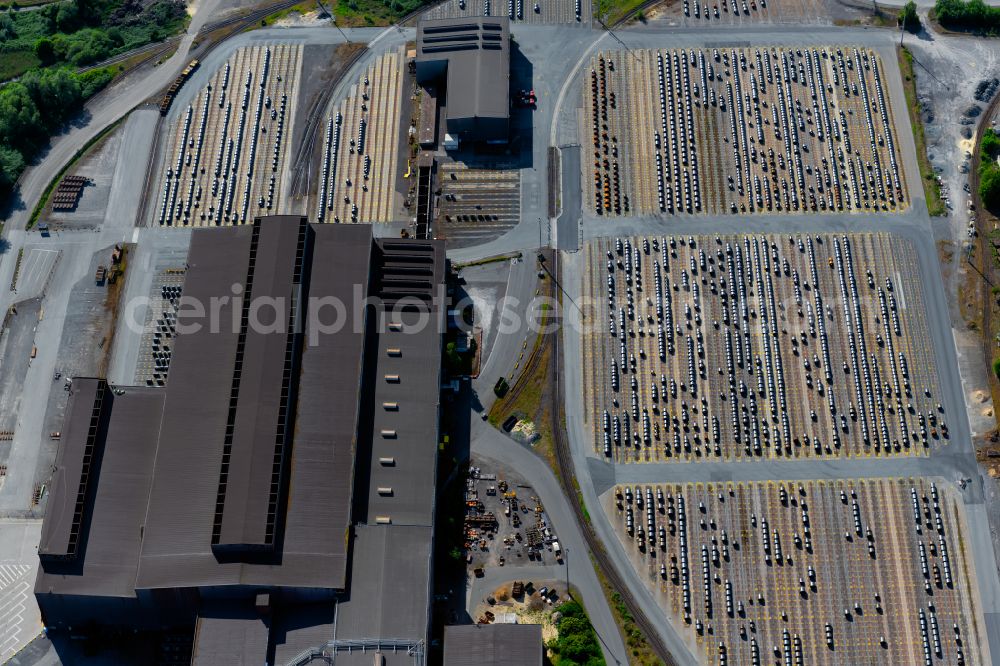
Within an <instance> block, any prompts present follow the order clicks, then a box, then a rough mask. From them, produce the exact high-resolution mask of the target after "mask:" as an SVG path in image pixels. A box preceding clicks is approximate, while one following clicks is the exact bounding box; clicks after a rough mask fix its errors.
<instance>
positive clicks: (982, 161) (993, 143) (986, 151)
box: [979, 127, 1000, 211]
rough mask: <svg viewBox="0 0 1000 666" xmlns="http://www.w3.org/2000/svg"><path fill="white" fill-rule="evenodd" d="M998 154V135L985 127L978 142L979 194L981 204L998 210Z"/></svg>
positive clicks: (999, 197)
mask: <svg viewBox="0 0 1000 666" xmlns="http://www.w3.org/2000/svg"><path fill="white" fill-rule="evenodd" d="M997 155H1000V136H998V135H997V133H996V132H994V131H993V128H992V127H990V128H987V129H986V132H984V133H983V138H982V141H980V143H979V196H980V198H982V200H983V205H984V206H986V207H987V208H989V209H990V210H993V211H996V210H1000V166H998V165H997V162H996V158H997Z"/></svg>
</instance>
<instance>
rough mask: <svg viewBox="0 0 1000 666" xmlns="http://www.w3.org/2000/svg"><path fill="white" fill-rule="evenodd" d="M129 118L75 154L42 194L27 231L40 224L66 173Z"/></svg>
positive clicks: (115, 124)
mask: <svg viewBox="0 0 1000 666" xmlns="http://www.w3.org/2000/svg"><path fill="white" fill-rule="evenodd" d="M127 117H128V115H127V114H126V115H125V116H122V117H121V118H119V119H118V120H116V121H115V122H113V123H111V124H110V125H108V126H107V127H105V128H104V129H103V130H101V131H100V132H99V133H97V134H96V135H95V136H94V137H92V138H91V139H90V140H89V141H87V143H85V144H83V147H81V148H80V149H79V150H78V151H76V153H74V154H73V159H71V160H70V161H69V163H68V164H66V166H64V167H63V168H62V169H60V170H59V173H57V174H56V176H55V178H53V179H52V180H51V181H50V182H49V184H48V186H46V188H45V191H44V192H42V196H41V197H39V199H38V203H37V204H35V207H34V208H33V209H32V211H31V217H30V218H28V224H27V225H25V228H26V229H31V228H32V227H33V226H35V223H37V222H38V218H40V217H41V216H42V211H44V210H45V206H46V205H47V204H48V203H49V197H50V196H52V192H53V190H55V189H56V186H57V185H58V184H59V181H60V180H62V177H63V176H65V175H66V172H67V171H69V170H70V169H72V168H73V167H74V166H75V165H76V163H77V162H79V161H80V158H81V157H83V156H84V155H85V154H86V153H87V151H88V150H90V149H91V148H92V147H93V146H94V144H95V143H97V142H98V141H100V140H101V139H103V138H104V137H105V136H107V135H108V134H109V133H110V132H112V131H113V130H114V129H116V128H117V127H118V126H119V125H121V124H122V123H123V122H124V121H125V118H127Z"/></svg>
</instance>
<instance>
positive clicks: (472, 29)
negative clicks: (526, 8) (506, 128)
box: [417, 16, 510, 120]
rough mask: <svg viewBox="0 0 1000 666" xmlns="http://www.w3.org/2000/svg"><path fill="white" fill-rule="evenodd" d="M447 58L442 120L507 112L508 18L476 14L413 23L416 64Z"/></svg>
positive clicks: (492, 115)
mask: <svg viewBox="0 0 1000 666" xmlns="http://www.w3.org/2000/svg"><path fill="white" fill-rule="evenodd" d="M435 60H447V61H448V64H447V67H448V74H447V85H448V90H447V108H446V112H447V115H448V119H449V120H451V119H455V118H509V117H510V20H509V19H508V18H507V17H505V16H476V17H463V18H453V19H436V20H428V21H421V22H420V23H418V24H417V63H418V64H419V63H421V62H426V61H435Z"/></svg>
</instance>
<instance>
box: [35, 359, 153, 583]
mask: <svg viewBox="0 0 1000 666" xmlns="http://www.w3.org/2000/svg"><path fill="white" fill-rule="evenodd" d="M96 384H97V380H94V379H77V380H75V381H74V382H73V386H74V389H73V390H74V392H76V391H79V392H80V393H78V394H75V395H74V396H73V397H72V398H71V403H72V404H70V407H69V411H68V412H67V418H68V419H69V420H70V421H72V420H73V419H75V418H76V417H75V416H74V415H73V412H74V411H75V410H76V409H77V408H81V405H82V408H83V409H85V410H86V411H88V412H89V407H87V403H92V400H93V395H94V392H93V389H94V387H95V386H96ZM81 397H82V399H81ZM163 398H164V395H163V391H161V390H158V389H150V388H145V387H143V388H137V387H134V388H129V389H127V390H126V392H125V394H124V395H112V394H110V392H109V395H108V397H107V401H108V402H109V403H110V404H108V405H106V408H107V409H109V410H110V413H111V418H110V421H109V423H108V425H107V429H106V432H105V434H104V436H103V449H104V450H103V456H102V460H101V465H100V469H99V470H98V471H97V472H96V474H97V476H96V478H95V479H94V483H95V484H96V490H95V493H94V498H93V501H92V503H91V504H90V505H89V506H88V508H87V512H88V518H89V520H87V521H86V522H85V526H86V530H85V532H84V535H83V536H84V540H83V542H82V544H81V545H82V550H81V552H80V557H79V558H77V559H76V560H75V561H68V562H59V561H57V562H51V561H43V562H42V567H41V568H40V569H39V573H38V579H37V582H36V585H35V590H36V591H37V592H50V591H54V592H58V593H61V594H71V595H98V596H112V597H134V596H135V590H134V585H135V576H136V570H137V567H138V561H139V548H140V540H141V534H142V522H143V518H144V515H145V509H146V498H147V496H148V494H149V486H150V484H151V482H152V473H153V455H154V452H155V451H156V440H157V436H158V434H159V427H160V414H161V412H162V410H163ZM88 415H89V414H88ZM78 434H79V433H75V431H70V430H64V431H63V437H62V440H61V444H62V446H63V447H74V446H78V445H79V441H80V440H79V438H78V437H77V435H78ZM64 450H65V449H64ZM56 464H57V467H58V465H59V464H60V463H59V461H58V460H57V462H56ZM60 476H61V475H60V473H59V470H58V469H57V472H56V475H55V478H59V477H60ZM70 494H71V495H72V497H69V496H68V495H70ZM75 498H76V487H75V486H73V487H72V488H70V487H69V486H67V485H65V484H62V483H54V485H52V486H51V491H50V495H49V513H48V514H47V515H46V518H45V523H43V531H44V530H45V529H46V526H47V525H48V523H49V521H50V519H51V517H52V516H59V515H60V513H61V511H62V510H61V509H60V508H59V507H62V506H64V505H67V504H70V503H71V502H73V501H75Z"/></svg>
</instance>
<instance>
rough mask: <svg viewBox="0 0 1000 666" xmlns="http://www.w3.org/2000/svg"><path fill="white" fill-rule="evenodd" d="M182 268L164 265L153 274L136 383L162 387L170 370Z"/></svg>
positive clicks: (182, 279) (182, 289) (182, 283)
mask: <svg viewBox="0 0 1000 666" xmlns="http://www.w3.org/2000/svg"><path fill="white" fill-rule="evenodd" d="M184 274H185V270H184V269H183V268H180V267H178V268H168V269H166V270H163V271H161V272H160V273H158V274H157V276H156V279H154V280H153V286H152V293H150V294H149V300H150V310H149V313H148V316H147V319H146V322H145V325H144V327H143V332H142V342H141V343H140V347H139V359H138V363H137V364H136V371H135V382H136V384H139V385H140V386H142V385H145V386H164V385H165V384H166V381H167V374H168V372H169V371H170V359H171V357H172V355H173V340H174V336H175V335H176V333H177V312H178V309H179V305H180V299H181V295H182V294H183V291H184Z"/></svg>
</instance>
